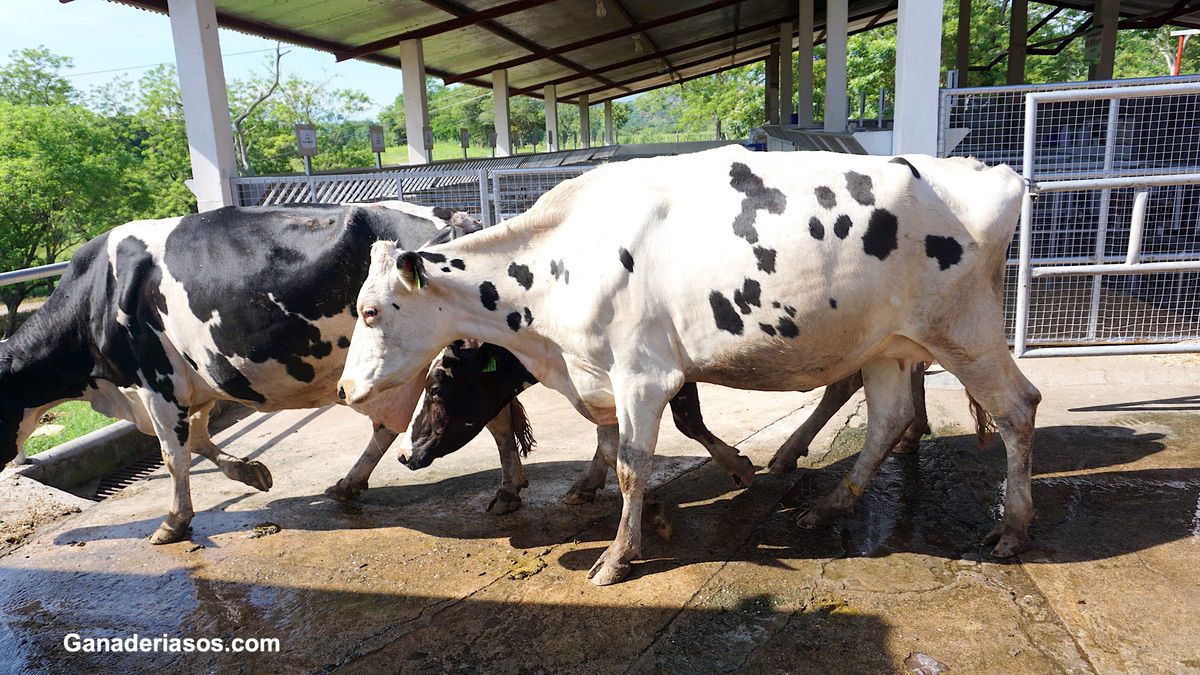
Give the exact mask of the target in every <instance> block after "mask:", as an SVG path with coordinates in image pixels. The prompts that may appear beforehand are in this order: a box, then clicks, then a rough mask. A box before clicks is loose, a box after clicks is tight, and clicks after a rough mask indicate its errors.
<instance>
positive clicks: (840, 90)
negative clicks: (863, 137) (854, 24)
mask: <svg viewBox="0 0 1200 675" xmlns="http://www.w3.org/2000/svg"><path fill="white" fill-rule="evenodd" d="M846 5H847V0H827V1H826V3H825V54H826V55H825V131H845V130H846V126H847V124H848V121H847V118H846V116H847V114H848V110H847V109H848V108H849V105H848V102H847V101H846V40H847V39H848V37H849V35H848V34H849V31H850V26H849V12H848V9H847V7H846Z"/></svg>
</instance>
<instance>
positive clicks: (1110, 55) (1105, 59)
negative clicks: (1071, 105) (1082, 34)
mask: <svg viewBox="0 0 1200 675" xmlns="http://www.w3.org/2000/svg"><path fill="white" fill-rule="evenodd" d="M1120 9H1121V0H1096V4H1095V6H1094V7H1093V10H1092V27H1094V28H1099V29H1100V62H1099V63H1095V64H1092V65H1091V66H1088V79H1089V80H1111V79H1112V78H1113V62H1114V61H1115V60H1116V58H1117V21H1118V20H1119V19H1120V16H1119V15H1118V14H1117V12H1118V11H1119V10H1120Z"/></svg>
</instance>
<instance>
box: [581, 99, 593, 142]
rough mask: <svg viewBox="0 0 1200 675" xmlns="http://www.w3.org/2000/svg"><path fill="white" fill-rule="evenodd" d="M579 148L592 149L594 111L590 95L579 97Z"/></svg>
mask: <svg viewBox="0 0 1200 675" xmlns="http://www.w3.org/2000/svg"><path fill="white" fill-rule="evenodd" d="M579 147H581V148H590V147H592V110H591V106H590V105H589V104H588V95H587V94H580V95H579Z"/></svg>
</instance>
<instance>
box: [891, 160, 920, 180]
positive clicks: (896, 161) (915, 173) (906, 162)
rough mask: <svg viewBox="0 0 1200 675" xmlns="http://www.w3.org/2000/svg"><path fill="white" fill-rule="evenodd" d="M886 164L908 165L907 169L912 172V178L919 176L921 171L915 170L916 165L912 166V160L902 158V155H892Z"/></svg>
mask: <svg viewBox="0 0 1200 675" xmlns="http://www.w3.org/2000/svg"><path fill="white" fill-rule="evenodd" d="M888 164H903V165H904V166H907V167H908V170H909V171H911V172H912V175H913V178H920V177H921V172H920V171H917V167H915V166H913V165H912V162H910V161H908V160H907V159H904V158H903V157H893V158H891V159H889V160H888Z"/></svg>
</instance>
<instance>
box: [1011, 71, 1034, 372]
mask: <svg viewBox="0 0 1200 675" xmlns="http://www.w3.org/2000/svg"><path fill="white" fill-rule="evenodd" d="M1036 128H1037V100H1036V99H1034V98H1033V95H1032V94H1027V95H1026V96H1025V139H1024V149H1023V150H1022V154H1021V157H1022V159H1021V175H1022V176H1023V177H1024V178H1025V194H1024V195H1023V196H1022V200H1021V224H1020V230H1019V234H1018V236H1019V250H1020V261H1021V262H1020V265H1021V266H1020V268H1019V269H1018V271H1017V309H1016V311H1017V314H1016V319H1017V325H1016V330H1015V332H1014V334H1013V353H1014V354H1016V355H1017V356H1018V357H1019V356H1023V355H1024V354H1025V341H1026V338H1027V336H1028V334H1029V290H1030V284H1031V283H1032V281H1033V277H1032V276H1031V275H1030V273H1029V272H1030V270H1029V259H1030V257H1032V251H1033V193H1032V186H1033V159H1034V157H1033V155H1034V147H1035V143H1034V140H1035V130H1036Z"/></svg>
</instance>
